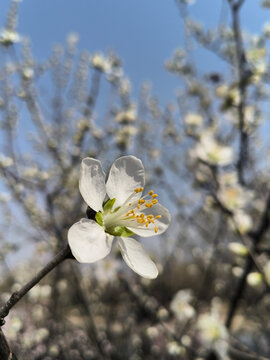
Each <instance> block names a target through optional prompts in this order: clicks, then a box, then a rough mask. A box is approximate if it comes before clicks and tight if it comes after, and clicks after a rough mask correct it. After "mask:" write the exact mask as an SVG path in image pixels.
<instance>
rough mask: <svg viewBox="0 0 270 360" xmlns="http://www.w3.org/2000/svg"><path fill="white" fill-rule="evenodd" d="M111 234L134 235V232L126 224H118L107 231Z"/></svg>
mask: <svg viewBox="0 0 270 360" xmlns="http://www.w3.org/2000/svg"><path fill="white" fill-rule="evenodd" d="M107 232H108V233H109V234H111V235H114V236H123V237H126V236H131V235H134V232H133V231H131V230H129V229H128V228H126V227H125V226H116V227H115V228H113V229H111V230H110V231H107Z"/></svg>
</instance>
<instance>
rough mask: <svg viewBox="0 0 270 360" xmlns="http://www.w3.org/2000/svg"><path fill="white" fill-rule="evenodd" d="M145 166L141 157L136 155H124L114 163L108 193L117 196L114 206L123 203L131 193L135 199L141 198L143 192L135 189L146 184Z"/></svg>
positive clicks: (107, 186) (111, 196)
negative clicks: (137, 191)
mask: <svg viewBox="0 0 270 360" xmlns="http://www.w3.org/2000/svg"><path fill="white" fill-rule="evenodd" d="M144 181H145V179H144V167H143V164H142V162H141V160H140V159H138V158H136V157H135V156H122V157H120V158H119V159H117V160H115V162H114V163H113V164H112V167H111V170H110V173H109V177H108V181H107V183H106V189H107V194H108V195H109V197H110V198H111V199H113V198H116V202H115V204H114V207H117V206H120V205H122V204H123V203H124V202H125V201H126V200H127V199H128V197H129V196H130V195H132V194H134V197H133V198H132V199H133V200H136V199H140V197H141V193H138V194H136V193H135V192H134V190H135V189H136V188H138V187H143V186H144Z"/></svg>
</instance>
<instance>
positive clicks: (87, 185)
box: [79, 157, 106, 211]
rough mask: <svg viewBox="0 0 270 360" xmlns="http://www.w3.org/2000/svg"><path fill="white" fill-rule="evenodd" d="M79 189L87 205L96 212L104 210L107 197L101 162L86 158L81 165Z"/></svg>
mask: <svg viewBox="0 0 270 360" xmlns="http://www.w3.org/2000/svg"><path fill="white" fill-rule="evenodd" d="M79 189H80V192H81V194H82V197H83V199H84V201H85V202H86V204H87V205H88V206H90V208H92V209H93V210H95V211H100V210H102V204H103V200H104V198H105V195H106V187H105V174H104V172H103V170H102V167H101V163H100V161H99V160H96V159H93V158H89V157H87V158H84V159H83V160H82V163H81V171H80V180H79Z"/></svg>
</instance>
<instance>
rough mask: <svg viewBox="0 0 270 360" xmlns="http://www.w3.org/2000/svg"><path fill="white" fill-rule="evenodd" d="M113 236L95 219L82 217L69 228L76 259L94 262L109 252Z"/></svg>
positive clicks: (69, 236) (70, 240)
mask: <svg viewBox="0 0 270 360" xmlns="http://www.w3.org/2000/svg"><path fill="white" fill-rule="evenodd" d="M112 241H113V236H111V235H108V234H106V233H105V232H104V229H103V228H102V227H101V226H100V225H98V224H97V223H96V222H95V221H93V220H88V219H81V220H80V221H79V222H77V223H75V224H74V225H72V226H71V228H70V229H69V230H68V243H69V246H70V249H71V252H72V254H73V256H74V257H75V259H76V260H78V261H79V262H81V263H92V262H95V261H98V260H100V259H103V258H104V257H105V256H107V255H108V254H109V252H110V251H111V247H112Z"/></svg>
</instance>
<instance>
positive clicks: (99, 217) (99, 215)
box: [95, 211, 103, 226]
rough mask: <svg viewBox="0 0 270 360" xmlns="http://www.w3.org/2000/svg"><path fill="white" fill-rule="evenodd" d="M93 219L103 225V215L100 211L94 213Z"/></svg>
mask: <svg viewBox="0 0 270 360" xmlns="http://www.w3.org/2000/svg"><path fill="white" fill-rule="evenodd" d="M95 219H96V222H97V223H98V224H99V225H100V226H103V216H102V213H101V212H100V211H99V212H97V213H96V215H95Z"/></svg>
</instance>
